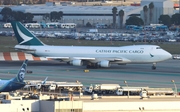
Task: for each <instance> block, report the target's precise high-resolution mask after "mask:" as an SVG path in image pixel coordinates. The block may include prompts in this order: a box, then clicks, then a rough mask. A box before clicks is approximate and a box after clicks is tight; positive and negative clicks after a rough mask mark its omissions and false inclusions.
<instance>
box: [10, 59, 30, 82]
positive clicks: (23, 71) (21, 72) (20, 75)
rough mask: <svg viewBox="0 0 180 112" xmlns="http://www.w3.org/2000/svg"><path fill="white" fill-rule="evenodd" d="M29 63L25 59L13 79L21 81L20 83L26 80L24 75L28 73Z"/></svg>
mask: <svg viewBox="0 0 180 112" xmlns="http://www.w3.org/2000/svg"><path fill="white" fill-rule="evenodd" d="M27 63H28V60H27V59H26V60H24V62H23V64H22V66H21V68H20V70H19V72H18V74H17V75H16V77H15V78H14V79H13V81H15V82H19V83H22V82H24V76H25V74H26V68H27Z"/></svg>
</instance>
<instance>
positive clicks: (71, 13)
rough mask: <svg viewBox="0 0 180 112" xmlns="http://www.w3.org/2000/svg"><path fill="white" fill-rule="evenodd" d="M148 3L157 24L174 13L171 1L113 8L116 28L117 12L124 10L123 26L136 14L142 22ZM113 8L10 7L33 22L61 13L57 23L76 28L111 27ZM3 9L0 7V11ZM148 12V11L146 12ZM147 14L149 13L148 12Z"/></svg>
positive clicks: (147, 0) (143, 2)
mask: <svg viewBox="0 0 180 112" xmlns="http://www.w3.org/2000/svg"><path fill="white" fill-rule="evenodd" d="M150 2H153V3H154V9H153V12H154V14H153V21H152V23H158V22H159V21H158V18H159V16H160V15H161V14H168V15H172V14H173V13H174V12H173V11H174V9H173V2H172V1H171V0H158V1H157V0H142V1H141V6H115V7H116V8H117V14H116V17H117V19H116V23H117V27H119V26H120V23H119V20H120V18H119V16H118V12H119V11H120V10H124V19H123V24H125V22H126V19H128V18H129V16H130V15H133V14H136V15H137V14H138V15H141V18H142V19H143V20H144V12H143V6H145V5H147V6H148V5H149V3H150ZM113 7H114V6H100V5H99V6H97V5H96V6H83V5H82V6H77V5H65V6H64V5H61V4H60V3H58V4H57V3H56V5H54V4H53V5H47V4H44V5H21V6H10V8H11V9H12V10H14V11H22V12H24V13H27V12H30V13H32V14H33V15H34V21H37V22H43V15H44V14H46V13H50V12H52V11H58V12H59V11H62V12H63V19H62V20H60V21H59V22H62V23H76V24H77V25H78V26H85V25H86V23H88V22H89V23H91V24H92V25H95V24H97V23H100V24H107V25H111V24H112V23H113V14H112V8H113ZM2 8H3V7H0V10H2ZM148 11H149V10H148ZM148 13H149V12H148Z"/></svg>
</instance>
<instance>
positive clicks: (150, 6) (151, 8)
mask: <svg viewBox="0 0 180 112" xmlns="http://www.w3.org/2000/svg"><path fill="white" fill-rule="evenodd" d="M149 9H150V13H149V22H150V23H151V22H152V16H153V9H154V4H153V2H151V3H150V4H149Z"/></svg>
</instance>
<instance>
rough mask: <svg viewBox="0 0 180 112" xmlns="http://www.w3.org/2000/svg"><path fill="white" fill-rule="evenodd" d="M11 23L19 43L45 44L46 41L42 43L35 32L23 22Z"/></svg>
mask: <svg viewBox="0 0 180 112" xmlns="http://www.w3.org/2000/svg"><path fill="white" fill-rule="evenodd" d="M11 25H12V27H13V30H14V33H15V36H16V39H17V41H18V43H19V45H36V46H43V45H44V43H42V42H41V41H40V40H39V39H38V38H37V37H36V36H35V35H34V34H32V33H31V32H30V31H29V30H28V29H27V28H26V27H25V26H24V25H23V24H22V23H20V22H17V21H12V22H11Z"/></svg>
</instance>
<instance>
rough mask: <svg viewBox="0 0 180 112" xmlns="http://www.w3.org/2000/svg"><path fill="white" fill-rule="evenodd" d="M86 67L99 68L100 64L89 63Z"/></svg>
mask: <svg viewBox="0 0 180 112" xmlns="http://www.w3.org/2000/svg"><path fill="white" fill-rule="evenodd" d="M86 68H87V69H89V68H92V69H98V68H100V66H99V65H98V64H96V63H95V64H94V63H91V64H88V65H87V66H86Z"/></svg>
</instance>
